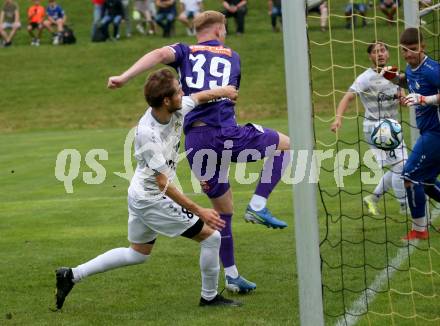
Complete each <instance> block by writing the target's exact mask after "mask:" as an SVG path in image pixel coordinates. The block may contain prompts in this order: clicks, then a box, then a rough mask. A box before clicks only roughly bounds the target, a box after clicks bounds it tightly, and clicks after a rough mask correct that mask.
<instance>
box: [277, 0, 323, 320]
mask: <svg viewBox="0 0 440 326" xmlns="http://www.w3.org/2000/svg"><path fill="white" fill-rule="evenodd" d="M282 6H283V33H284V61H285V71H286V73H285V74H286V90H287V105H288V115H289V136H290V139H292V140H293V141H292V142H291V149H293V150H294V160H293V164H292V168H293V169H294V166H295V158H296V157H297V155H296V153H297V152H298V151H299V150H306V151H308V156H307V169H306V171H308V172H310V167H311V164H310V163H311V158H312V152H313V148H314V137H313V120H312V97H311V89H310V72H309V56H308V51H307V49H308V42H307V29H306V2H305V1H301V0H295V1H292V0H283V2H282ZM306 175H307V174H306ZM308 180H309V179H308V178H303V181H301V182H300V183H298V184H296V185H294V191H293V201H294V204H295V205H294V206H295V210H294V211H295V238H296V257H297V270H298V289H299V306H300V309H299V310H300V321H301V325H303V326H308V325H310V326H323V325H324V312H323V304H322V285H321V268H320V263H321V261H320V257H319V233H318V217H317V215H318V214H317V205H316V185H315V184H313V183H309V182H308Z"/></svg>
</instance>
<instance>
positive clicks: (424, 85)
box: [405, 56, 440, 134]
mask: <svg viewBox="0 0 440 326" xmlns="http://www.w3.org/2000/svg"><path fill="white" fill-rule="evenodd" d="M405 74H406V80H407V83H408V89H409V91H410V93H418V94H421V95H424V96H430V95H434V94H438V93H439V90H440V64H439V63H438V62H437V61H435V60H433V59H431V58H430V57H428V56H426V57H425V59H424V60H423V62H422V63H421V64H420V66H418V67H417V68H415V69H412V68H411V66H410V65H407V67H406V71H405ZM415 111H416V122H417V128H419V130H420V133H421V134H423V133H424V132H425V131H429V130H431V131H437V132H440V109H439V105H427V106H422V105H417V106H416V109H415Z"/></svg>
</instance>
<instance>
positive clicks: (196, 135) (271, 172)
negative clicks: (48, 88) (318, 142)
mask: <svg viewBox="0 0 440 326" xmlns="http://www.w3.org/2000/svg"><path fill="white" fill-rule="evenodd" d="M225 23H226V19H225V16H224V15H223V14H221V13H219V12H216V11H205V12H203V13H201V14H200V15H199V16H197V17H196V18H195V19H194V27H195V30H196V36H197V41H198V44H197V45H192V46H189V45H186V44H182V43H177V44H173V45H171V46H165V47H163V48H159V49H156V50H153V51H151V52H149V53H147V54H146V55H144V56H143V57H142V58H141V59H139V60H138V61H137V62H136V63H135V64H134V65H133V66H132V67H130V68H129V69H128V70H127V71H126V72H124V73H123V74H122V75H120V76H113V77H110V78H109V81H108V87H109V88H118V87H122V86H123V85H124V84H125V83H127V82H128V81H129V80H130V79H132V78H133V77H135V76H136V75H138V74H140V73H142V72H144V71H146V70H148V69H150V68H152V67H154V66H156V65H157V64H159V63H162V64H167V65H170V66H172V67H173V68H175V69H176V70H177V71H178V73H179V75H180V82H181V84H182V89H183V92H184V94H185V95H189V94H192V93H195V92H198V91H201V90H206V89H213V88H217V87H220V86H225V85H233V86H236V87H237V88H239V86H240V78H241V68H240V57H239V55H238V54H237V53H236V52H235V51H233V50H232V49H230V48H227V47H225V46H224V45H223V44H224V41H225V36H226V27H225ZM207 108H210V110H207ZM184 132H185V134H186V139H185V148H186V150H187V152H188V161H189V163H190V166H191V169H192V170H193V172H194V174H195V175H196V176H197V178H198V179H199V180H200V183H201V185H202V189H203V191H204V192H205V193H206V194H207V195H208V197H209V198H210V200H211V202H212V205H213V208H214V209H215V210H216V211H218V212H219V213H220V216H221V218H222V219H223V220H224V221H225V227H224V228H223V230H222V231H221V235H222V243H221V248H220V258H221V261H222V264H223V267H224V270H225V274H226V288H227V289H228V290H230V291H234V292H241V293H247V292H250V291H252V290H254V289H255V288H256V285H255V283H253V282H250V281H248V280H246V279H245V278H244V277H242V276H241V275H240V274H239V273H238V270H237V267H236V265H235V259H234V244H233V237H232V229H231V220H232V215H233V201H232V192H231V189H230V185H229V182H228V168H229V163H230V162H231V161H232V162H250V161H256V160H258V159H262V158H264V157H267V158H268V160H267V161H266V162H265V165H264V167H263V170H262V173H261V177H260V181H259V184H258V185H257V188H256V191H255V194H254V195H253V197H252V199H251V201H250V203H249V205H248V207H247V210H246V212H245V219H246V221H249V222H253V223H259V224H263V225H265V226H267V227H272V228H285V227H286V226H287V224H286V223H285V222H283V221H280V220H278V219H277V218H275V217H274V216H272V214H271V213H270V211H269V210H268V209H267V208H266V202H267V198H268V197H269V195H270V193H271V192H272V190H273V189H274V187H275V186H276V184H277V183H278V181H279V180H280V179H281V176H282V172H283V168H284V167H285V166H287V163H288V158H289V155H288V153H287V152H284V151H287V150H288V149H289V148H290V141H289V137H287V136H286V135H284V134H282V133H280V132H277V131H275V130H272V129H267V128H263V127H261V126H258V125H254V124H247V125H245V126H239V125H237V122H236V120H235V112H234V103H233V102H231V101H230V100H227V99H221V100H218V101H212V102H210V103H207V104H204V105H200V106H198V107H196V108H195V109H194V110H193V111H192V112H191V113H190V114H188V115H187V117H186V119H185V123H184ZM204 154H206V155H204ZM212 158H213V159H212Z"/></svg>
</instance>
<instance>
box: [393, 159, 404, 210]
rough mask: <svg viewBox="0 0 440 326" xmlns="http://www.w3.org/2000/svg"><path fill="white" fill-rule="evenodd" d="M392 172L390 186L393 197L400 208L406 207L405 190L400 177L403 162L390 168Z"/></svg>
mask: <svg viewBox="0 0 440 326" xmlns="http://www.w3.org/2000/svg"><path fill="white" fill-rule="evenodd" d="M392 170H393V178H392V185H393V190H394V195H395V196H396V199H397V201H398V202H399V203H400V205H401V206H404V205H406V190H405V186H404V184H403V179H402V178H401V177H400V175H401V174H402V170H403V161H402V162H400V163H397V164H396V165H394V166H393V167H392Z"/></svg>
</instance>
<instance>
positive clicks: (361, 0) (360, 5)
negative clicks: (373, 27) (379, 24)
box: [345, 0, 367, 29]
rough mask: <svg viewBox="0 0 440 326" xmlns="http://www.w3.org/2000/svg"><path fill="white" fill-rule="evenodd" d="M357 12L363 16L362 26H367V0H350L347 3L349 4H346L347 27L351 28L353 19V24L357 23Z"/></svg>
mask: <svg viewBox="0 0 440 326" xmlns="http://www.w3.org/2000/svg"><path fill="white" fill-rule="evenodd" d="M357 14H358V15H361V16H362V27H365V26H367V20H366V19H365V16H366V15H367V4H366V3H365V0H350V1H349V2H348V3H347V5H346V6H345V17H346V21H347V22H346V24H345V28H347V29H350V28H351V21H352V19H353V25H354V26H355V25H356V15H357ZM354 26H353V27H354Z"/></svg>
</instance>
